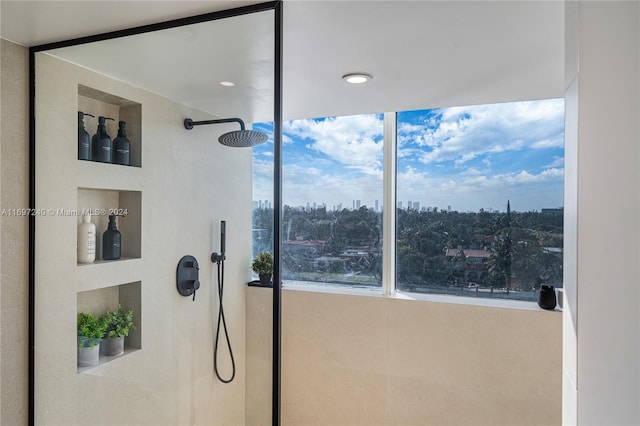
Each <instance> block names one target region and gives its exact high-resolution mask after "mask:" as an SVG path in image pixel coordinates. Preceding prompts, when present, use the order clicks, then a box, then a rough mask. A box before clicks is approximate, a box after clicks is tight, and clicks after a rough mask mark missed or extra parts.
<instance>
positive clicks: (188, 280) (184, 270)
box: [176, 255, 200, 301]
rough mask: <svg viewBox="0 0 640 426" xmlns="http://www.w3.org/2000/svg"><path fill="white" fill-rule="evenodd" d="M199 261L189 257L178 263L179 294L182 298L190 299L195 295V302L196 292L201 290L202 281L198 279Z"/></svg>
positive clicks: (177, 280)
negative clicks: (189, 297)
mask: <svg viewBox="0 0 640 426" xmlns="http://www.w3.org/2000/svg"><path fill="white" fill-rule="evenodd" d="M199 270H200V268H199V267H198V261H197V260H196V258H195V257H193V256H190V255H187V256H184V257H183V258H182V259H180V262H178V269H177V271H176V287H177V288H178V293H180V294H181V295H182V296H185V297H188V296H191V295H193V300H194V301H195V300H196V290H198V289H199V288H200V280H199V279H198V272H199Z"/></svg>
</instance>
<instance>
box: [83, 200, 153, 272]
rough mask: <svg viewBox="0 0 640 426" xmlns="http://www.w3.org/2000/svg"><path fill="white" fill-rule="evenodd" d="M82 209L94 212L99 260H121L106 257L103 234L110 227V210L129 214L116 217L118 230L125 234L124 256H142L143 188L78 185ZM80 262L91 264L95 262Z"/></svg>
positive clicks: (132, 257) (126, 257)
mask: <svg viewBox="0 0 640 426" xmlns="http://www.w3.org/2000/svg"><path fill="white" fill-rule="evenodd" d="M82 211H90V212H92V216H91V222H92V223H93V224H94V225H95V226H96V261H95V263H102V262H117V260H116V261H104V260H102V234H103V233H104V231H106V229H107V225H108V223H109V215H110V214H125V216H123V217H118V218H117V219H116V221H117V226H118V230H119V231H120V233H121V234H122V246H121V250H122V257H121V259H120V260H128V259H136V258H140V257H141V256H142V250H141V229H142V224H141V213H142V192H140V191H121V190H112V189H96V188H78V212H82ZM81 221H82V217H81V216H80V215H79V216H78V223H80V222H81ZM95 263H94V264H95ZM78 265H79V266H83V267H85V266H87V267H88V266H91V265H93V264H78Z"/></svg>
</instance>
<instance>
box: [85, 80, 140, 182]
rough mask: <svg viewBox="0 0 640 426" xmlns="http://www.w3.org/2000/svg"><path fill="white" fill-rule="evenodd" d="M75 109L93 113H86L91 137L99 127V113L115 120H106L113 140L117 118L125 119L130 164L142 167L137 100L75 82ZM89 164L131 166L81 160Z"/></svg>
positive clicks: (123, 167) (116, 166)
mask: <svg viewBox="0 0 640 426" xmlns="http://www.w3.org/2000/svg"><path fill="white" fill-rule="evenodd" d="M78 111H82V112H84V113H87V114H91V115H95V117H88V116H85V118H84V128H85V130H86V131H87V133H89V137H92V136H93V135H94V134H95V133H96V130H97V128H98V117H99V116H101V115H102V116H104V117H110V118H113V120H114V121H111V120H107V122H106V125H107V134H108V135H109V136H110V137H111V140H114V139H115V138H116V136H117V135H118V121H120V120H122V121H125V122H126V123H127V126H126V131H127V138H128V139H129V141H130V142H131V151H130V160H131V166H132V167H137V168H140V167H142V105H141V104H139V103H138V102H135V101H132V100H130V99H126V98H123V97H120V96H116V95H113V94H110V93H106V92H103V91H101V90H98V89H94V88H91V87H88V86H84V85H81V84H79V85H78ZM80 162H82V163H89V164H91V165H97V164H101V165H103V166H107V167H109V168H112V169H113V168H117V169H118V170H120V169H126V168H129V167H131V166H121V165H119V164H108V163H96V162H93V161H80Z"/></svg>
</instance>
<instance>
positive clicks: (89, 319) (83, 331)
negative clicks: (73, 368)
mask: <svg viewBox="0 0 640 426" xmlns="http://www.w3.org/2000/svg"><path fill="white" fill-rule="evenodd" d="M77 323H78V367H93V366H95V365H98V362H99V360H100V341H101V340H102V337H103V336H104V332H105V330H106V324H105V322H104V320H103V319H102V318H99V317H96V316H94V315H92V314H88V313H84V312H80V313H78V320H77Z"/></svg>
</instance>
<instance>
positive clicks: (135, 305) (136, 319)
mask: <svg viewBox="0 0 640 426" xmlns="http://www.w3.org/2000/svg"><path fill="white" fill-rule="evenodd" d="M141 293H142V283H141V282H140V281H136V282H130V283H126V284H121V285H113V286H109V287H102V288H97V289H94V290H88V291H80V292H78V295H77V303H78V305H77V306H78V313H80V312H85V313H91V314H93V315H96V316H103V315H104V314H105V313H106V312H107V311H115V310H116V309H117V308H118V304H121V305H122V309H124V310H125V311H129V310H131V311H133V323H134V324H135V326H136V329H135V330H132V331H131V332H130V333H129V335H128V336H127V337H125V339H124V345H125V347H124V353H122V354H119V355H115V356H106V355H104V353H101V354H100V362H99V364H98V366H100V365H103V364H105V363H107V362H110V361H113V360H115V359H117V358H120V357H123V356H126V355H128V354H130V353H132V352H135V351H137V350H139V349H142V321H141V319H142V302H141V300H142V299H141ZM91 368H95V367H78V373H82V372H84V371H86V370H89V369H91Z"/></svg>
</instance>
